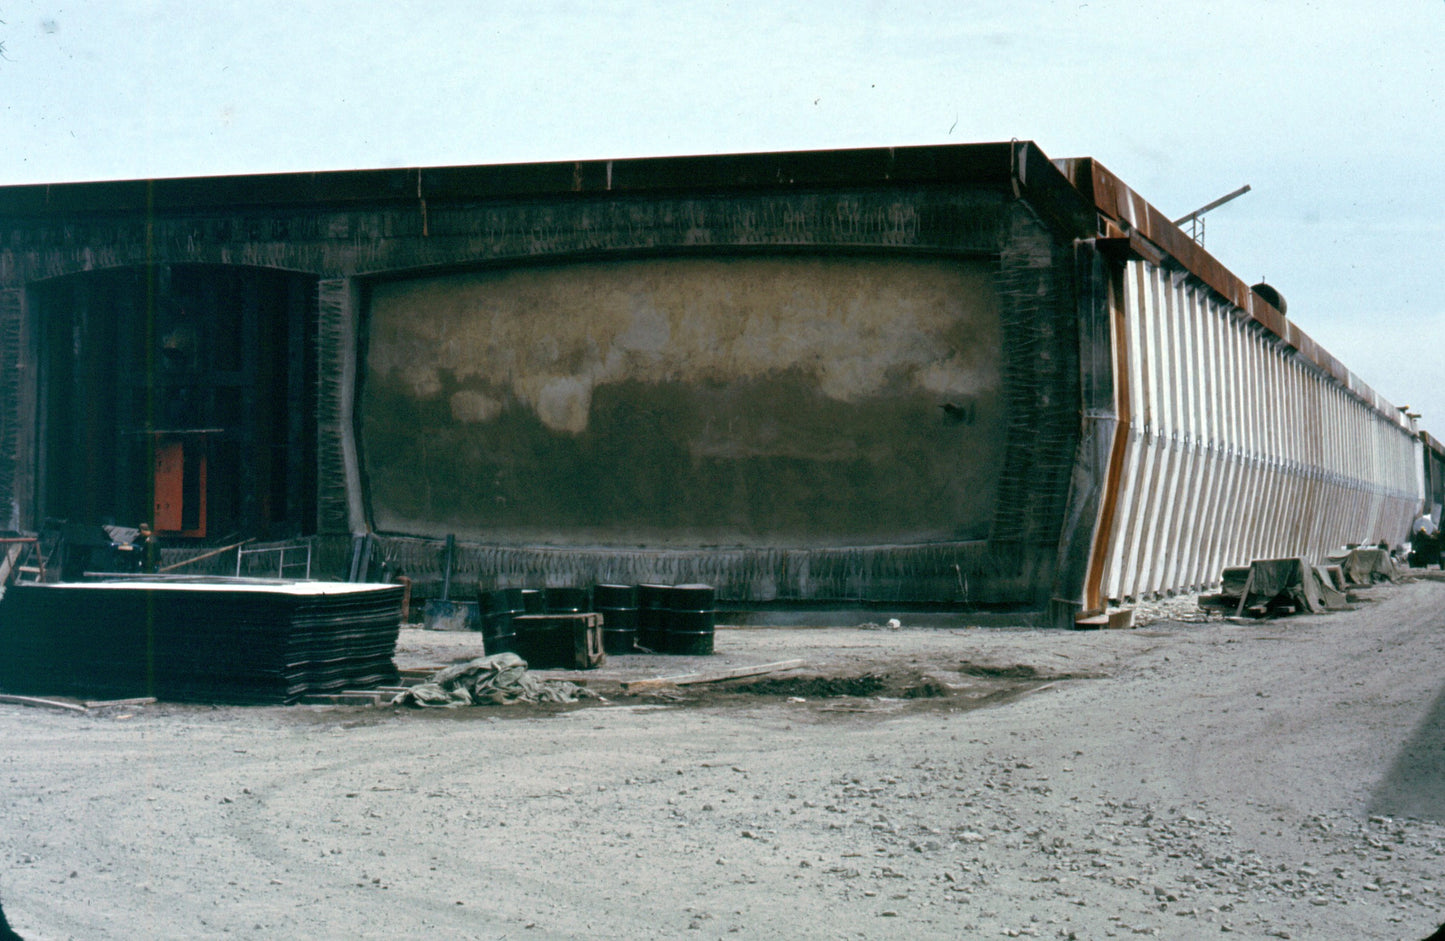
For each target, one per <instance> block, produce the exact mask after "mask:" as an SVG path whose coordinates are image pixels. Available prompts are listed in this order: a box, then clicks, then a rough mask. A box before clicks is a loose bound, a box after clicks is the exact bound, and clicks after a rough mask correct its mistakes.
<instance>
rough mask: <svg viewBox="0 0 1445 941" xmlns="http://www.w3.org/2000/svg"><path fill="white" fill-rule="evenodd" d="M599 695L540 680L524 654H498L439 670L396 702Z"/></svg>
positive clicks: (445, 703)
mask: <svg viewBox="0 0 1445 941" xmlns="http://www.w3.org/2000/svg"><path fill="white" fill-rule="evenodd" d="M599 698H601V697H599V696H598V695H597V694H596V693H594V692H592V690H590V689H587V688H586V687H584V686H578V685H577V684H575V683H568V682H567V681H565V680H543V679H539V678H538V677H537V676H535V675H534V674H532V673H529V672H528V671H527V661H525V660H523V659H522V658H521V657H519V656H517V655H516V654H514V653H498V654H492V655H491V656H490V657H478V658H477V659H476V660H471V661H469V662H467V663H461V664H457V665H455V666H450V667H447V668H446V669H444V670H438V671H437V672H436V673H434V674H432V678H431V679H430V680H429V681H427V682H425V683H422V684H420V685H418V686H413V687H412V688H411V689H409V690H407V691H406V692H404V693H401V694H399V695H398V696H397V697H396V698H395V699H393V700H392V703H393V704H396V705H404V706H434V707H435V706H440V707H444V708H452V707H456V706H484V705H490V706H505V705H508V704H510V703H516V702H529V703H534V702H559V703H565V702H576V701H577V700H579V699H599Z"/></svg>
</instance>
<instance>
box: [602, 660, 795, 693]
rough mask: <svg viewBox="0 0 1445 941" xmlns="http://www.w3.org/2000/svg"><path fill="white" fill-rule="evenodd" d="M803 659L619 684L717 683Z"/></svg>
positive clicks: (626, 686) (630, 689) (778, 668)
mask: <svg viewBox="0 0 1445 941" xmlns="http://www.w3.org/2000/svg"><path fill="white" fill-rule="evenodd" d="M805 662H806V661H803V660H779V661H777V662H776V663H763V664H758V665H757V666H750V667H733V668H731V669H727V670H710V671H707V672H705V673H680V674H678V675H676V676H658V677H654V678H652V679H647V680H632V681H631V682H624V683H622V684H621V686H622V688H623V690H625V691H626V692H629V693H630V692H633V691H635V690H639V689H653V688H656V687H661V686H696V685H698V684H700V683H718V682H721V681H723V680H736V679H742V678H743V677H747V676H762V675H763V674H765V673H779V672H782V671H783V670H792V669H795V668H797V667H800V666H802V665H803V664H804V663H805Z"/></svg>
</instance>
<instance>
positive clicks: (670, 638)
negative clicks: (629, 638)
mask: <svg viewBox="0 0 1445 941" xmlns="http://www.w3.org/2000/svg"><path fill="white" fill-rule="evenodd" d="M666 625H667V626H666V638H665V641H664V645H663V649H665V650H666V651H667V652H668V653H673V654H683V655H685V656H692V657H705V656H708V655H710V654H711V653H712V651H713V633H714V628H715V627H716V625H717V590H716V589H714V588H713V587H712V586H711V585H675V586H673V587H672V588H670V589H668V592H667V614H666Z"/></svg>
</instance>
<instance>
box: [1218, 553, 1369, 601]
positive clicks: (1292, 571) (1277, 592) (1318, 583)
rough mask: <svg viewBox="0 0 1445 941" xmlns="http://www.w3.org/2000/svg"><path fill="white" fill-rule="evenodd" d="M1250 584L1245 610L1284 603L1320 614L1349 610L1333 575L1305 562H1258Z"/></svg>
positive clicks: (1250, 578) (1254, 566)
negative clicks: (1331, 580) (1335, 584)
mask: <svg viewBox="0 0 1445 941" xmlns="http://www.w3.org/2000/svg"><path fill="white" fill-rule="evenodd" d="M1247 584H1248V590H1247V595H1246V597H1245V599H1244V603H1243V604H1242V605H1241V608H1249V607H1255V606H1258V605H1262V604H1270V603H1271V602H1274V601H1283V602H1285V603H1292V604H1294V605H1295V606H1296V607H1300V608H1305V609H1307V610H1308V611H1310V612H1311V613H1312V614H1318V613H1320V612H1321V611H1324V610H1337V609H1340V608H1343V607H1345V596H1344V593H1343V592H1340V591H1338V590H1336V589H1335V587H1334V586H1333V585H1331V584H1330V578H1329V575H1328V574H1327V573H1325V572H1324V571H1323V570H1322V569H1320V568H1319V567H1318V566H1314V565H1310V564H1309V563H1308V562H1306V561H1305V560H1304V559H1256V560H1255V561H1254V562H1253V563H1251V564H1250V566H1249V579H1248V583H1247Z"/></svg>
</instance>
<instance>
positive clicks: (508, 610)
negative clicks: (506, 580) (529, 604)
mask: <svg viewBox="0 0 1445 941" xmlns="http://www.w3.org/2000/svg"><path fill="white" fill-rule="evenodd" d="M477 601H478V602H479V604H480V607H481V615H482V647H483V649H484V650H486V652H487V656H489V657H490V656H491V655H492V654H494V653H515V652H516V649H517V631H516V628H515V627H514V626H513V624H512V619H513V618H515V617H516V616H517V615H519V614H524V613H525V612H526V607H525V606H524V605H523V603H522V590H521V589H520V588H499V589H497V590H496V591H482V592H478V593H477Z"/></svg>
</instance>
